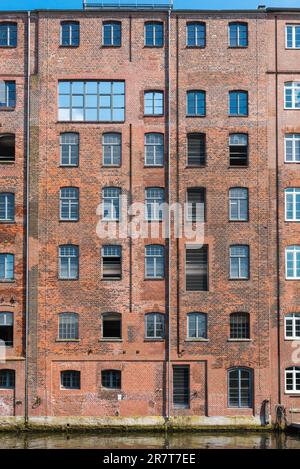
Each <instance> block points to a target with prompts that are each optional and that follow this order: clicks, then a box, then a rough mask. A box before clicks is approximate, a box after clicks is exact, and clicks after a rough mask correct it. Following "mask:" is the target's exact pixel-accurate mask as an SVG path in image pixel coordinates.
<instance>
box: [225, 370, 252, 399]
mask: <svg viewBox="0 0 300 469" xmlns="http://www.w3.org/2000/svg"><path fill="white" fill-rule="evenodd" d="M252 388H253V373H252V370H250V369H249V368H232V369H230V370H228V406H229V407H248V408H251V407H252Z"/></svg>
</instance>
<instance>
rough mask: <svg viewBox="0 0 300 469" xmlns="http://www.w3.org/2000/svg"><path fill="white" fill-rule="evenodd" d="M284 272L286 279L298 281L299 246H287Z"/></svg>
mask: <svg viewBox="0 0 300 469" xmlns="http://www.w3.org/2000/svg"><path fill="white" fill-rule="evenodd" d="M285 272H286V278H287V279H294V280H299V279H300V246H288V247H287V248H286V250H285Z"/></svg>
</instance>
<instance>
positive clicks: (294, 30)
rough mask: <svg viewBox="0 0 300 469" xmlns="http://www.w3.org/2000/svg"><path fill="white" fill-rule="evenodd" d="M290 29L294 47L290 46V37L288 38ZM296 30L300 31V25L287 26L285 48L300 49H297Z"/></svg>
mask: <svg viewBox="0 0 300 469" xmlns="http://www.w3.org/2000/svg"><path fill="white" fill-rule="evenodd" d="M288 28H292V31H293V32H292V36H293V38H292V46H291V47H290V46H288V37H287V29H288ZM296 28H299V29H300V24H286V25H285V47H286V49H296V50H298V49H300V45H299V47H296Z"/></svg>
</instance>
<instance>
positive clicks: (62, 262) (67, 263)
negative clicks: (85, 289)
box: [59, 244, 79, 280]
mask: <svg viewBox="0 0 300 469" xmlns="http://www.w3.org/2000/svg"><path fill="white" fill-rule="evenodd" d="M78 276H79V248H78V246H75V245H72V244H65V245H63V246H59V278H61V279H72V280H74V279H78Z"/></svg>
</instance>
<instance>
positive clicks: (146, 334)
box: [145, 313, 166, 340]
mask: <svg viewBox="0 0 300 469" xmlns="http://www.w3.org/2000/svg"><path fill="white" fill-rule="evenodd" d="M150 317H153V318H154V325H153V329H154V335H153V336H149V335H148V319H149V318H150ZM158 318H160V319H162V325H163V334H162V336H159V335H157V323H158ZM165 334H166V324H165V315H164V314H163V313H147V314H145V339H150V340H164V338H165Z"/></svg>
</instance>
